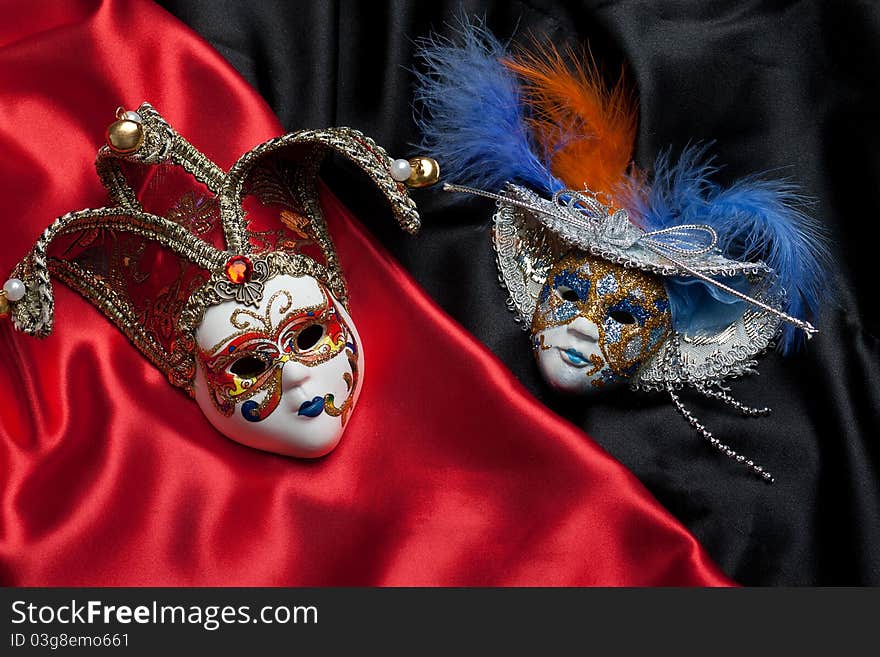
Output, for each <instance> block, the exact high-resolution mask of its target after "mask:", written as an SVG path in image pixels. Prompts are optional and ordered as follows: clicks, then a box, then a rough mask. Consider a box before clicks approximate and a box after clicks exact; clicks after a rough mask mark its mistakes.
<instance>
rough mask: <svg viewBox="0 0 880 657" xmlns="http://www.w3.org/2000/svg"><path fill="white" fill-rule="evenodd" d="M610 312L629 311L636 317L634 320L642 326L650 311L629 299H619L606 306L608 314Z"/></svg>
mask: <svg viewBox="0 0 880 657" xmlns="http://www.w3.org/2000/svg"><path fill="white" fill-rule="evenodd" d="M612 312H627V313H629V314H630V315H632V316H633V317H635V318H636V322H638V324H639V326H644V325H645V322H646V321H647V320H648V318H650V317H651V313H650V312H649V311H647V310H645V309H644V308H643V307H642V306H640V305H639V304H637V303H633V302H632V301H631V300H630V299H621V300H620V301H618V302H617V303H615V304H614V305H613V306H611V307H610V308H608V314H609V315H610V314H611V313H612Z"/></svg>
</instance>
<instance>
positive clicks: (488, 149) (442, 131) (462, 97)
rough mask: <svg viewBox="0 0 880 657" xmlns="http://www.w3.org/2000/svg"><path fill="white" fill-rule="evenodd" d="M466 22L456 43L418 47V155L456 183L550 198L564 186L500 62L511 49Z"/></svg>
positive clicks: (433, 41)
mask: <svg viewBox="0 0 880 657" xmlns="http://www.w3.org/2000/svg"><path fill="white" fill-rule="evenodd" d="M460 23H461V25H460V28H459V30H458V32H457V33H456V35H455V37H454V39H445V38H442V37H439V36H433V37H430V38H427V39H422V40H420V41H419V42H418V51H417V57H418V58H419V59H420V60H421V64H422V65H421V66H420V67H419V70H417V71H416V93H415V99H416V104H417V106H420V107H421V109H422V112H421V115H420V116H417V118H416V121H417V123H418V125H419V128H420V129H421V131H422V135H423V137H422V142H421V144H420V148H422V149H423V150H424V151H425V152H427V153H430V154H431V156H432V157H433V158H435V159H436V160H437V161H438V162H439V163H440V168H441V171H443V172H444V178H447V179H449V180H450V181H451V182H455V183H458V184H462V185H471V186H473V187H478V188H480V189H485V190H487V191H493V192H497V191H499V190H500V189H501V188H502V187H503V186H504V184H505V183H507V182H515V183H519V184H521V185H525V186H528V187H531V188H532V189H534V190H535V191H537V192H539V193H540V192H543V193H544V194H547V195H548V196H549V195H552V194H553V192H555V191H556V190H558V189H561V188H562V187H563V185H562V183H561V182H559V181H558V180H557V179H556V178H554V177H553V175H552V174H551V173H550V171H549V168H548V167H547V166H546V165H545V164H544V163H543V162H542V161H541V160H540V159H539V158H538V157H537V155H536V153H537V152H538V150H537V149H536V148H535V145H534V143H533V138H532V136H531V134H530V133H529V130H528V128H527V125H526V122H525V120H524V119H525V117H524V112H525V111H526V110H525V108H524V105H523V102H522V97H521V93H520V89H519V86H518V84H517V81H516V78H515V77H514V75H513V74H512V73H511V72H510V71H508V70H507V69H506V68H505V67H504V66H503V65H502V64H501V62H500V59H501V58H502V57H504V56H505V55H506V51H505V47H504V46H503V45H502V44H501V43H500V42H499V41H498V40H497V39H496V38H495V37H494V36H493V35H492V34H491V33H490V32H489V31H488V30H487V29H486V28H485V27H484V26H483V25H482V24H481V23H472V22H469V21H468V20H467V19H465V18H462V19H461V21H460Z"/></svg>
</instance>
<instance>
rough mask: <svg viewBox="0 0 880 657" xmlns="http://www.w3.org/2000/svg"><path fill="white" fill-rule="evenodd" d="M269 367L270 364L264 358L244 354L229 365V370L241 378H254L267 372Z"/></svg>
mask: <svg viewBox="0 0 880 657" xmlns="http://www.w3.org/2000/svg"><path fill="white" fill-rule="evenodd" d="M267 367H268V364H267V363H266V361H264V360H263V359H262V358H257V357H256V356H242V357H241V358H239V359H238V360H237V361H235V362H234V363H233V364H232V365H230V366H229V371H230V372H232V373H233V374H235V376H237V377H239V378H242V379H253V378H254V377H255V376H259V375H260V374H262V373H263V372H265V371H266V368H267Z"/></svg>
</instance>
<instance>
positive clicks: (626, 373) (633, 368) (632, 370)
mask: <svg viewBox="0 0 880 657" xmlns="http://www.w3.org/2000/svg"><path fill="white" fill-rule="evenodd" d="M639 365H641V362H638V363H633V364H632V365H630V366H629V367H626V368H624V369H622V370H621V371H620V373H621V374H622V375H623V376H625V377H627V378H629V377H631V376H632V375H633V374H635V373H636V370H637V369H639Z"/></svg>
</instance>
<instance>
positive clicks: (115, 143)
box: [107, 107, 144, 155]
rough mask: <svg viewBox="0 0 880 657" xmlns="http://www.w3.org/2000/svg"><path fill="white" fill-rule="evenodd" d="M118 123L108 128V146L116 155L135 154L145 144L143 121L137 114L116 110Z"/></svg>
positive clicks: (122, 109)
mask: <svg viewBox="0 0 880 657" xmlns="http://www.w3.org/2000/svg"><path fill="white" fill-rule="evenodd" d="M116 119H117V120H116V121H114V122H113V123H111V124H110V127H109V128H107V145H108V146H109V147H110V148H111V149H112V150H113V151H114V152H116V153H120V154H122V155H125V154H127V153H134V152H135V151H136V150H137V149H139V148H140V147H141V146H142V145H143V143H144V127H143V125H142V124H143V119H142V118H141V116H140V114H138V113H137V112H131V111H126V110H125V108H124V107H119V108H117V109H116Z"/></svg>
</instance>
